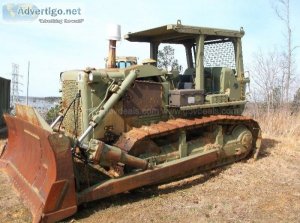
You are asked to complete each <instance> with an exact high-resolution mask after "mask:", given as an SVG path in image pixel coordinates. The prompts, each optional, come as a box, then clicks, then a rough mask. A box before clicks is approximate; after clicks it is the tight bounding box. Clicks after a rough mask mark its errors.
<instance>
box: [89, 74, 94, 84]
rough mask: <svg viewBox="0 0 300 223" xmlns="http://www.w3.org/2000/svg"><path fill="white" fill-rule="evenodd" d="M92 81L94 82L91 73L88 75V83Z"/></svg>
mask: <svg viewBox="0 0 300 223" xmlns="http://www.w3.org/2000/svg"><path fill="white" fill-rule="evenodd" d="M93 80H94V75H93V73H89V81H90V82H93Z"/></svg>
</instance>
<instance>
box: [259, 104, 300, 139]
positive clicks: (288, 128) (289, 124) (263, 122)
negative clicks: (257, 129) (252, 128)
mask: <svg viewBox="0 0 300 223" xmlns="http://www.w3.org/2000/svg"><path fill="white" fill-rule="evenodd" d="M257 121H258V122H259V124H260V126H261V129H262V132H263V133H264V134H266V135H269V136H273V137H290V138H297V137H299V136H300V114H294V115H291V114H290V112H289V111H284V110H282V111H278V112H272V113H269V114H262V115H260V116H259V117H258V118H257Z"/></svg>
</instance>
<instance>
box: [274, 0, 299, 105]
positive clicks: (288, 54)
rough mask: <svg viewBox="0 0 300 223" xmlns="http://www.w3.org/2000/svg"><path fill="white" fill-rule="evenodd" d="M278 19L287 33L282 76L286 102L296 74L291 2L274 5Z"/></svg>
mask: <svg viewBox="0 0 300 223" xmlns="http://www.w3.org/2000/svg"><path fill="white" fill-rule="evenodd" d="M273 8H274V10H275V13H276V15H277V17H278V18H279V19H280V20H281V21H282V22H283V23H284V25H285V29H286V31H285V32H284V37H285V40H286V50H284V53H283V55H284V64H283V65H284V73H283V76H282V81H283V82H284V84H283V85H282V87H284V90H285V92H284V96H285V98H284V100H286V101H288V100H289V98H290V97H289V94H290V87H291V82H292V80H293V72H294V58H293V56H294V55H293V53H294V50H295V49H296V48H297V46H295V47H294V46H293V44H292V28H291V19H290V0H277V1H276V3H275V4H274V5H273Z"/></svg>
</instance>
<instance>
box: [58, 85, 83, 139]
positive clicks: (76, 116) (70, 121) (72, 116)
mask: <svg viewBox="0 0 300 223" xmlns="http://www.w3.org/2000/svg"><path fill="white" fill-rule="evenodd" d="M62 92H63V94H62V102H63V103H62V106H63V109H64V111H65V110H66V109H67V107H68V106H69V105H70V103H72V101H73V99H74V98H75V95H76V93H77V92H78V85H77V82H76V81H75V80H66V81H63V91H62ZM78 102H79V103H80V101H79V100H77V101H76V104H75V110H74V106H73V105H72V106H71V107H70V110H69V111H68V113H67V114H66V116H65V118H64V121H63V126H64V127H65V131H66V132H67V133H69V134H71V135H76V132H74V130H75V125H77V134H81V133H82V126H81V123H82V120H81V117H82V114H81V113H82V112H81V109H80V106H81V105H80V104H78ZM74 112H75V113H74ZM76 121H77V122H78V123H77V124H75V122H76Z"/></svg>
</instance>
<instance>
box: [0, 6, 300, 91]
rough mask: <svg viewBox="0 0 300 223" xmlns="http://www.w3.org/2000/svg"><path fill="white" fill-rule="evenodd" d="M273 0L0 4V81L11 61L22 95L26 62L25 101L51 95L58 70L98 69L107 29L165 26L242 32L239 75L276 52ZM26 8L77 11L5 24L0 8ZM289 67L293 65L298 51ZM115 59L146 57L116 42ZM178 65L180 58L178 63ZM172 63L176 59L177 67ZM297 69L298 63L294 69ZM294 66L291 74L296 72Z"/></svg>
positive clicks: (279, 27) (294, 12)
mask: <svg viewBox="0 0 300 223" xmlns="http://www.w3.org/2000/svg"><path fill="white" fill-rule="evenodd" d="M276 2H277V1H276V0H273V1H271V0H252V1H241V0H188V1H187V0H185V1H184V0H164V1H161V0H151V1H150V0H126V1H117V0H110V1H92V0H86V1H66V0H65V1H58V0H57V1H49V0H48V1H31V0H21V1H18V0H15V1H3V0H0V5H1V9H2V10H1V12H0V76H1V77H4V78H9V79H11V71H12V63H15V64H18V65H19V73H20V75H22V77H21V78H20V82H21V83H23V85H21V86H20V89H21V90H23V91H22V92H20V95H26V84H27V65H28V61H30V77H29V96H40V97H44V96H59V94H60V93H59V88H60V83H59V75H60V73H61V72H62V71H66V70H73V69H84V68H86V67H95V68H103V67H104V65H105V63H104V58H105V57H106V56H107V52H108V41H107V28H106V27H107V25H108V24H119V25H121V30H122V31H121V32H122V36H124V35H125V34H126V33H128V32H136V31H141V30H145V29H149V28H154V27H157V26H162V25H166V24H176V21H177V20H178V19H180V20H181V22H182V24H183V25H193V26H204V27H215V28H224V29H234V30H239V29H240V27H243V28H244V30H245V33H246V34H245V36H244V37H243V53H244V64H245V69H246V70H247V68H248V67H250V66H251V63H252V61H253V59H254V55H255V52H257V51H259V50H263V51H265V52H267V51H271V50H272V49H274V48H277V49H279V50H280V49H282V48H283V47H284V46H285V39H284V28H285V27H284V24H283V23H282V21H280V19H278V17H277V16H276V14H275V11H274V7H272V5H274V4H275V3H276ZM11 3H13V4H15V5H16V4H18V3H28V4H31V5H32V4H33V5H35V6H37V7H38V8H39V9H42V8H45V9H46V8H49V7H51V9H53V8H57V9H65V8H68V9H78V8H80V15H78V14H77V15H72V16H71V15H64V16H56V17H51V16H50V15H45V14H43V15H39V16H38V17H37V18H36V19H35V20H33V21H8V20H7V19H5V15H4V14H5V12H4V11H3V6H5V7H6V6H7V4H11ZM290 4H291V26H292V31H293V45H295V46H296V45H299V46H300V30H299V26H298V27H297V26H296V25H297V23H296V21H300V14H299V11H300V1H297V0H290ZM43 19H74V20H77V19H83V21H82V22H81V23H63V24H58V23H42V22H41V21H42V20H43ZM295 52H296V63H297V62H299V61H300V48H298V50H297V51H295ZM117 55H120V56H137V57H138V58H139V61H140V62H141V61H142V60H143V59H145V58H148V57H149V46H148V44H141V43H131V42H128V41H126V40H121V41H120V42H118V43H117ZM179 59H180V58H179ZM179 62H180V61H179ZM298 64H299V63H298ZM299 68H300V67H298V69H297V72H298V73H299Z"/></svg>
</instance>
